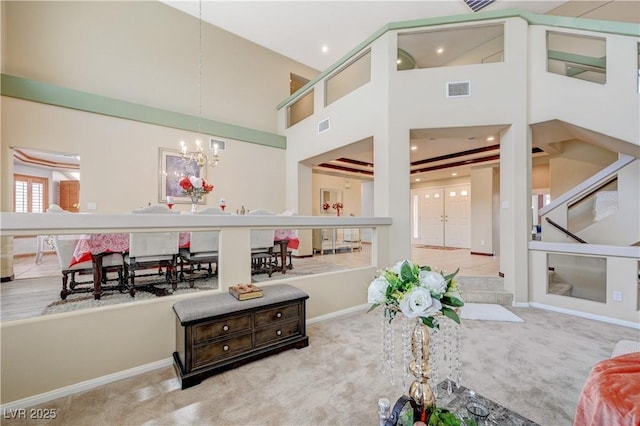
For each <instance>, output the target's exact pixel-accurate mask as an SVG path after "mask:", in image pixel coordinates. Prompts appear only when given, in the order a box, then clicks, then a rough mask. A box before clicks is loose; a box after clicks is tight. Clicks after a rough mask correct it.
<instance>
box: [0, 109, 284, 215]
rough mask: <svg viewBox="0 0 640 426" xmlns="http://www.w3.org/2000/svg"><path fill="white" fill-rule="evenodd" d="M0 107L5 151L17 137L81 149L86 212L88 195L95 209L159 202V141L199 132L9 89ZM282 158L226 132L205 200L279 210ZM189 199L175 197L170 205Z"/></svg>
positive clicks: (26, 142) (165, 143) (24, 142)
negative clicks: (11, 94) (20, 95)
mask: <svg viewBox="0 0 640 426" xmlns="http://www.w3.org/2000/svg"><path fill="white" fill-rule="evenodd" d="M2 115H3V126H2V142H3V149H5V150H4V152H5V153H10V150H9V147H10V146H15V145H14V144H16V145H17V144H20V145H17V146H22V147H25V146H26V147H28V148H32V149H42V150H51V149H52V148H51V147H56V148H57V149H59V150H60V151H61V152H73V153H76V154H78V155H80V158H81V160H80V174H81V185H80V204H81V208H80V210H81V211H84V212H86V211H88V210H87V205H88V204H89V203H95V204H96V206H97V210H96V211H94V212H101V213H123V212H127V211H130V210H132V209H135V208H138V207H141V206H146V205H147V204H148V203H151V204H158V203H159V190H158V183H159V181H158V179H159V178H158V171H159V165H158V161H159V159H158V156H159V148H160V147H163V148H166V149H177V148H178V146H179V141H180V140H182V139H185V140H195V139H196V137H197V134H195V133H191V132H186V131H182V130H177V129H171V128H168V127H161V126H154V125H150V124H145V123H140V122H135V121H131V120H123V119H119V118H115V117H108V116H104V115H98V114H91V113H86V112H82V111H77V110H72V109H67V108H60V107H55V106H50V105H45V104H40V103H35V102H29V101H23V100H19V99H14V98H7V97H3V98H2ZM33 123H38V125H37V126H34V125H33ZM87 141H90V143H88V142H87ZM5 155H10V154H5ZM284 159H285V151H284V150H282V149H278V148H271V147H266V146H261V145H256V144H251V143H247V142H241V141H234V140H227V150H226V151H224V152H222V153H221V158H220V163H219V165H218V167H215V168H209V169H208V171H207V178H208V179H207V180H208V181H209V182H210V183H213V184H214V190H213V192H212V193H211V194H209V195H207V196H206V197H205V199H206V202H207V205H212V206H217V205H218V202H219V200H220V198H221V197H224V198H226V200H227V209H229V210H230V211H235V210H236V209H238V208H240V207H241V205H244V206H245V208H250V209H253V208H258V207H262V208H266V209H269V210H273V211H283V210H284V209H285V208H284V207H285V198H284V193H283V192H282V191H274V190H273V188H281V187H282V186H283V185H284V182H285V175H284V168H285V167H284ZM5 176H7V175H6V174H5ZM6 185H7V183H5V188H7V186H6ZM8 185H9V187H10V185H11V184H10V182H9V183H8ZM8 192H9V194H11V192H10V191H8ZM188 207H189V206H188V205H186V204H180V205H177V207H176V208H178V209H180V210H187V209H188ZM6 210H10V209H6Z"/></svg>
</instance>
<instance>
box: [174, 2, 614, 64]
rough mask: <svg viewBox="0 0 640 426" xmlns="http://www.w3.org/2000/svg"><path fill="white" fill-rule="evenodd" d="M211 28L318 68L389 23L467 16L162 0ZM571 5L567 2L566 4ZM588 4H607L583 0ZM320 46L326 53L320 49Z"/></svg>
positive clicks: (357, 6)
mask: <svg viewBox="0 0 640 426" xmlns="http://www.w3.org/2000/svg"><path fill="white" fill-rule="evenodd" d="M163 3H166V4H168V5H170V6H172V7H175V8H176V9H179V10H181V11H183V12H185V13H188V14H190V15H192V16H195V17H201V18H202V20H203V21H206V22H209V23H211V24H213V25H215V26H217V27H220V28H223V29H225V30H227V31H229V32H231V33H234V34H236V35H239V36H241V37H243V38H246V39H248V40H251V41H253V42H254V43H256V44H259V45H261V46H263V47H266V48H268V49H271V50H273V51H275V52H278V53H280V54H282V55H284V56H287V57H289V58H291V59H294V60H296V61H298V62H301V63H303V64H306V65H308V66H310V67H312V68H315V69H317V70H319V71H324V70H325V69H326V68H328V67H329V66H331V65H332V64H334V63H335V62H337V61H338V60H339V59H340V58H342V57H343V56H344V55H346V54H347V53H348V52H349V51H350V50H351V49H353V48H354V47H355V46H357V45H359V44H360V43H362V42H363V41H364V40H365V39H366V38H367V37H369V36H370V35H372V34H373V33H375V32H376V31H377V30H379V29H380V28H382V27H383V26H384V25H386V24H388V23H389V22H400V21H409V20H414V19H423V18H432V17H439V16H451V15H464V14H473V13H474V12H472V11H471V9H470V8H469V7H468V6H467V5H466V4H465V3H463V2H462V0H438V1H328V0H322V1H210V0H209V1H207V0H204V1H203V2H202V3H200V2H197V1H189V0H182V1H175V0H169V1H164V0H163ZM563 3H567V2H566V1H555V0H536V1H525V0H519V1H518V0H515V1H514V0H511V1H504V0H497V1H495V2H494V3H492V4H490V5H489V6H487V7H486V8H484V9H483V10H482V11H492V10H493V11H495V10H503V9H522V10H527V11H530V12H535V13H547V12H549V11H550V10H553V9H555V8H557V7H558V6H560V5H562V4H563ZM572 3H573V2H572ZM587 3H592V5H594V7H595V5H596V4H598V3H609V2H601V1H589V2H587ZM323 46H326V47H327V49H328V51H327V52H326V53H323V52H322V47H323Z"/></svg>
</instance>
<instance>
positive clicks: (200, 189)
mask: <svg viewBox="0 0 640 426" xmlns="http://www.w3.org/2000/svg"><path fill="white" fill-rule="evenodd" d="M178 183H179V184H180V187H181V188H182V190H183V191H184V193H185V194H186V195H189V196H190V197H192V198H193V197H197V198H198V199H201V198H202V197H203V196H204V195H205V194H208V193H210V192H211V191H213V184H208V183H207V181H205V180H204V178H201V177H197V176H185V177H183V178H182V179H180V181H179V182H178Z"/></svg>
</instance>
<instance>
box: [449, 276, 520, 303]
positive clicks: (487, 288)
mask: <svg viewBox="0 0 640 426" xmlns="http://www.w3.org/2000/svg"><path fill="white" fill-rule="evenodd" d="M456 280H457V281H458V283H459V284H460V287H461V288H462V297H463V299H464V301H465V302H467V303H494V304H498V305H503V306H511V305H512V304H513V294H511V293H509V292H506V291H505V290H504V278H501V277H456Z"/></svg>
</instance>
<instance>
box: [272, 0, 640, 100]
mask: <svg viewBox="0 0 640 426" xmlns="http://www.w3.org/2000/svg"><path fill="white" fill-rule="evenodd" d="M506 18H522V19H524V20H525V21H527V22H528V24H529V25H546V26H549V27H557V28H570V29H575V30H584V31H595V32H599V33H606V34H618V35H624V36H631V37H640V26H639V25H638V24H635V23H629V22H618V21H601V20H597V19H586V18H574V17H567V16H553V15H539V14H537V13H533V12H526V11H524V10H521V9H506V10H497V11H489V12H478V13H473V14H465V15H452V16H440V17H436V18H426V19H418V20H413V21H403V22H391V23H388V24H386V25H384V26H383V27H382V28H380V29H379V30H378V31H376V32H375V33H373V34H372V35H371V36H369V37H368V38H367V39H366V40H364V41H363V42H362V43H360V44H359V45H357V46H356V47H354V48H353V49H351V51H349V53H347V54H346V55H344V56H343V57H342V58H340V59H339V60H338V61H337V62H336V63H334V64H333V65H331V66H330V67H329V68H327V69H326V70H324V71H323V72H321V73H320V74H319V75H318V76H317V77H316V78H314V79H313V80H311V81H309V82H308V83H307V84H305V85H304V86H302V87H301V88H300V89H298V91H297V92H295V93H294V94H292V95H291V96H289V97H288V98H287V99H285V100H284V101H282V102H280V104H278V109H281V108H283V107H285V106H288V105H289V104H291V103H292V102H293V101H295V100H296V99H297V98H299V97H300V96H301V95H302V94H304V93H305V92H306V91H307V90H309V89H310V88H311V87H313V86H315V85H316V83H318V82H319V81H321V80H323V79H324V78H325V77H327V76H328V75H329V74H331V73H333V72H334V71H335V70H336V69H338V68H340V67H342V66H343V65H344V64H345V62H347V61H349V60H350V59H351V58H352V57H353V56H355V55H356V54H357V53H358V52H361V51H362V50H363V49H364V48H366V47H368V46H369V45H370V44H371V43H373V42H374V41H375V40H376V39H378V37H381V36H382V35H384V34H386V33H387V32H388V31H397V30H407V29H414V28H419V27H429V26H434V25H444V24H461V23H468V22H479V21H487V20H492V19H506Z"/></svg>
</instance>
